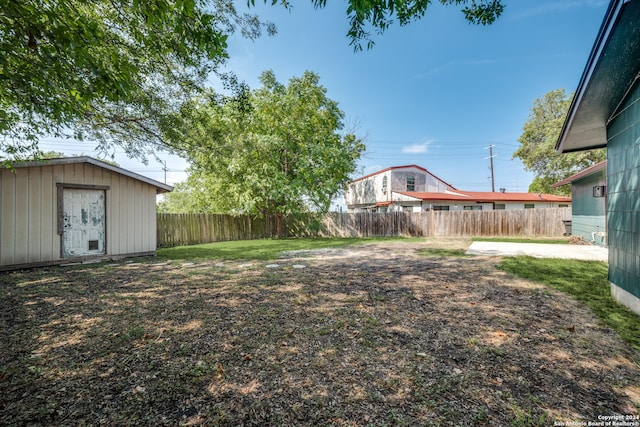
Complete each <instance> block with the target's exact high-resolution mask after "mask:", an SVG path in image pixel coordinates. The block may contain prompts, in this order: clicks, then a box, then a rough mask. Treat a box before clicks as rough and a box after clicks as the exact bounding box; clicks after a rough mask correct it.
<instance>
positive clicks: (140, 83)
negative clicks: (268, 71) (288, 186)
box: [0, 0, 272, 157]
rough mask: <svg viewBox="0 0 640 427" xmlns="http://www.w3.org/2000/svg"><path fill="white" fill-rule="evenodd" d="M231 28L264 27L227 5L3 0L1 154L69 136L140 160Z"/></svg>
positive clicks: (220, 51) (212, 63)
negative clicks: (44, 138) (114, 148)
mask: <svg viewBox="0 0 640 427" xmlns="http://www.w3.org/2000/svg"><path fill="white" fill-rule="evenodd" d="M238 28H239V29H241V30H242V31H243V34H245V35H247V36H249V37H256V36H258V35H259V33H260V30H261V28H262V26H261V24H260V23H259V21H258V20H257V18H256V17H255V16H250V15H243V14H239V13H238V12H237V11H236V10H235V8H234V7H233V3H232V2H231V1H226V0H210V1H207V2H206V3H205V1H203V0H154V1H141V0H91V1H86V0H64V1H62V0H5V1H3V2H2V6H1V7H0V52H2V54H0V151H4V152H5V153H8V154H10V155H12V154H20V152H22V154H23V155H24V154H26V153H25V152H29V151H36V149H37V140H38V138H39V137H41V136H42V135H55V136H61V135H71V136H73V137H75V138H78V139H83V138H93V139H95V140H97V142H98V143H99V144H101V145H102V148H104V149H108V148H109V147H112V146H113V145H119V146H121V147H123V148H125V150H127V152H128V153H129V154H130V155H133V156H135V155H138V156H140V157H144V156H145V155H146V154H148V152H150V151H153V150H154V149H155V148H156V147H157V145H158V144H164V143H166V142H167V140H166V138H164V137H163V133H164V131H165V129H171V128H172V127H173V126H174V123H172V122H171V121H170V118H171V117H173V115H172V114H171V112H173V111H175V110H176V109H178V108H179V107H180V105H181V104H182V102H184V100H186V99H188V98H189V97H191V96H193V94H194V91H197V90H198V89H200V88H201V87H202V86H203V84H204V81H205V79H206V78H207V77H208V76H209V75H210V73H212V72H216V71H217V70H218V69H219V68H218V67H219V65H220V64H221V63H222V62H223V61H224V59H225V58H226V56H227V55H226V46H227V45H226V40H227V37H228V35H229V34H230V33H231V32H233V31H234V30H235V29H238ZM269 30H272V27H269Z"/></svg>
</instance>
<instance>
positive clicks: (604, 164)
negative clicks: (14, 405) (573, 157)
mask: <svg viewBox="0 0 640 427" xmlns="http://www.w3.org/2000/svg"><path fill="white" fill-rule="evenodd" d="M606 168H607V161H606V160H603V161H601V162H600V163H596V164H595V165H591V166H589V167H588V168H586V169H583V170H581V171H580V172H578V173H576V174H573V175H571V176H570V177H568V178H565V179H563V180H562V181H558V182H556V183H555V184H553V185H552V186H551V187H552V188H557V187H561V186H563V185H567V184H571V183H572V182H573V181H576V180H578V179H580V178H584V177H585V176H589V175H593V174H594V173H596V172H600V171H601V170H603V169H606Z"/></svg>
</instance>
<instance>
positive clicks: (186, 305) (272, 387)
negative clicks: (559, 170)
mask: <svg viewBox="0 0 640 427" xmlns="http://www.w3.org/2000/svg"><path fill="white" fill-rule="evenodd" d="M464 244H466V243H465V241H457V243H456V241H450V242H446V243H442V242H437V243H436V242H427V243H401V242H399V243H396V242H385V243H379V244H373V245H363V246H360V247H346V248H340V249H335V250H332V251H325V252H323V253H322V256H321V257H313V256H312V254H305V255H311V256H307V257H305V258H303V259H296V258H292V257H291V256H290V257H284V258H282V259H280V260H279V261H278V264H280V268H265V265H266V262H257V261H256V262H252V264H253V265H252V266H246V264H249V263H248V262H244V261H233V262H228V261H225V266H224V267H222V266H219V265H216V264H217V263H219V262H220V260H211V261H206V262H205V261H203V262H197V263H195V264H193V265H181V264H175V263H156V262H153V261H149V262H143V263H139V264H136V265H124V264H117V265H113V266H109V265H101V266H87V267H81V268H75V269H65V268H52V269H41V270H32V271H26V272H12V273H2V274H1V275H0V286H1V287H0V289H1V295H0V296H1V298H0V301H1V302H0V304H2V306H1V311H0V321H1V324H0V325H1V326H2V327H1V328H0V345H1V348H0V350H1V352H0V354H1V355H0V358H1V362H2V363H1V366H2V368H1V369H2V370H1V371H0V394H1V395H2V396H3V398H2V404H1V405H2V406H1V407H0V424H3V425H27V424H29V425H83V424H90V425H99V424H104V425H225V426H226V425H228V426H237V425H336V426H364V425H376V426H381V425H394V426H396V425H400V426H401V425H407V426H408V425H437V426H440V425H441V426H448V425H523V426H524V425H552V424H553V420H565V421H577V420H585V421H593V420H597V416H598V415H603V414H606V415H611V414H618V413H621V414H637V412H638V408H639V405H640V402H639V401H638V389H639V387H640V367H639V366H638V364H637V361H638V360H640V357H639V355H638V353H637V352H636V351H634V350H633V349H632V348H630V347H629V346H628V345H626V344H625V343H623V342H621V340H620V339H619V338H618V337H617V336H616V335H615V334H614V333H612V331H611V330H609V329H608V328H606V327H603V326H601V325H600V323H599V322H598V321H597V319H596V318H595V317H594V316H593V315H592V314H591V313H590V312H589V310H588V309H586V308H585V307H584V306H583V305H581V304H579V303H577V302H576V301H574V300H572V299H571V298H569V297H567V296H565V295H563V294H560V293H559V292H556V291H553V290H549V289H547V288H544V287H542V286H540V285H535V284H532V283H530V282H526V281H522V280H517V279H514V278H513V277H512V276H509V275H507V274H506V273H504V272H501V271H499V270H497V269H496V268H495V262H496V261H495V260H492V259H489V258H469V257H465V258H451V257H442V256H433V257H424V256H422V257H420V256H417V255H416V252H417V251H418V250H420V249H424V248H429V247H432V248H437V249H456V247H460V246H463V245H464ZM301 263H303V264H305V265H306V268H303V269H294V268H293V267H292V266H293V265H294V264H301Z"/></svg>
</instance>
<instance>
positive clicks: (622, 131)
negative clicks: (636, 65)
mask: <svg viewBox="0 0 640 427" xmlns="http://www.w3.org/2000/svg"><path fill="white" fill-rule="evenodd" d="M607 185H608V193H609V195H608V198H609V200H608V205H609V214H608V232H609V281H610V282H611V283H613V284H615V285H617V286H618V287H620V288H622V289H624V290H626V291H628V292H630V293H632V294H633V295H635V296H637V297H639V298H640V86H638V85H636V87H635V88H634V89H633V90H632V91H631V93H630V94H629V95H628V96H627V98H626V99H625V100H624V103H623V105H622V106H621V107H620V109H619V110H618V114H617V116H616V117H615V118H614V119H613V121H612V122H611V123H610V124H609V126H608V127H607Z"/></svg>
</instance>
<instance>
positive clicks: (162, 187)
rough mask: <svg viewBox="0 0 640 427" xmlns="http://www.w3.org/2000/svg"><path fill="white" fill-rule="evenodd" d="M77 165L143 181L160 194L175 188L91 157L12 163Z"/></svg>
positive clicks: (25, 164)
mask: <svg viewBox="0 0 640 427" xmlns="http://www.w3.org/2000/svg"><path fill="white" fill-rule="evenodd" d="M77 163H88V164H91V165H94V166H97V167H100V168H103V169H107V170H110V171H112V172H115V173H119V174H121V175H125V176H128V177H130V178H133V179H137V180H138V181H142V182H144V183H147V184H149V185H152V186H154V187H156V191H157V193H158V194H160V193H166V192H169V191H171V190H173V187H172V186H170V185H167V184H163V183H161V182H159V181H156V180H154V179H151V178H148V177H146V176H144V175H140V174H137V173H135V172H131V171H129V170H126V169H122V168H121V167H118V166H114V165H112V164H109V163H106V162H103V161H101V160H98V159H94V158H93V157H89V156H78V157H60V158H55V159H43V160H34V161H26V162H22V161H17V162H14V163H12V166H13V167H14V168H26V167H39V166H49V165H68V164H77Z"/></svg>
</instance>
